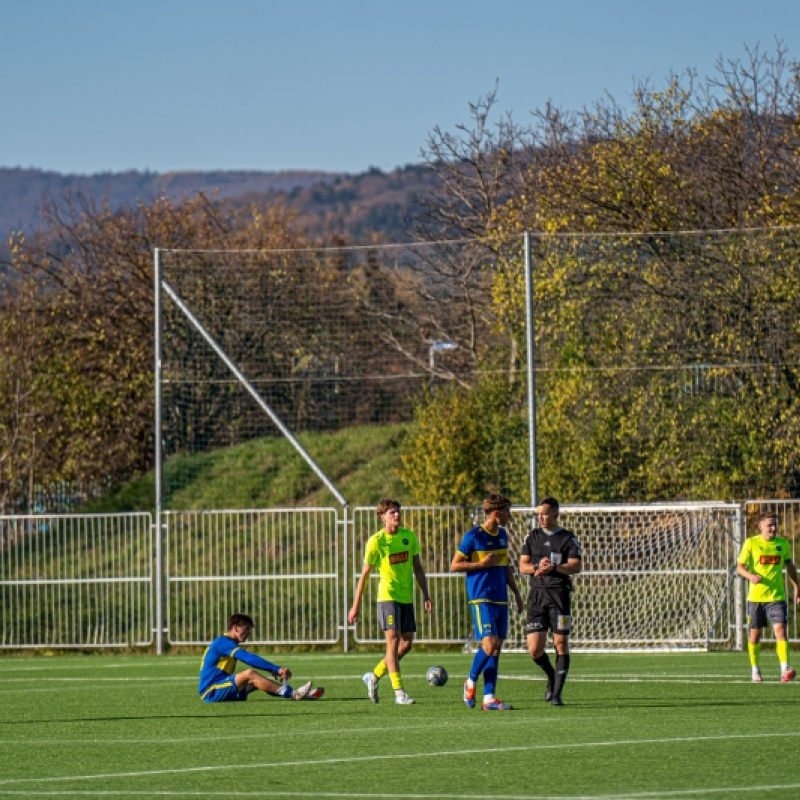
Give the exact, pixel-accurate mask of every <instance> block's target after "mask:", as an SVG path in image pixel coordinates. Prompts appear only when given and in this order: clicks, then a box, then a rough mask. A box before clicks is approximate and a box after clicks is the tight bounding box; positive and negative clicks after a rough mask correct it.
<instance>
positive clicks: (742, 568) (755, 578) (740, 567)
mask: <svg viewBox="0 0 800 800" xmlns="http://www.w3.org/2000/svg"><path fill="white" fill-rule="evenodd" d="M736 572H737V573H738V574H739V575H740V576H741V577H742V578H744V579H745V580H747V581H750V583H761V576H760V575H756V573H755V572H750V570H749V569H747V566H746V565H745V564H744V563H742V562H741V561H737V562H736ZM787 572H788V569H787ZM796 575H797V570H795V576H796ZM795 591H797V590H795Z"/></svg>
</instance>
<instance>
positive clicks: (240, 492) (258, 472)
mask: <svg viewBox="0 0 800 800" xmlns="http://www.w3.org/2000/svg"><path fill="white" fill-rule="evenodd" d="M404 437H405V428H404V426H401V425H393V426H392V425H388V426H362V427H358V428H348V429H346V430H342V431H338V432H336V433H325V434H321V433H306V434H301V435H300V436H299V437H298V439H299V440H300V442H301V444H302V445H303V447H304V448H305V449H306V451H307V452H308V453H310V454H311V456H312V458H313V459H314V460H315V461H316V462H317V464H319V466H320V467H321V468H322V470H323V471H324V472H325V474H326V475H328V476H329V478H330V479H331V480H332V481H333V483H334V484H335V485H336V486H337V487H338V489H339V491H340V492H342V494H344V496H345V498H346V499H347V500H348V502H349V503H350V504H351V505H372V504H374V503H377V501H378V500H380V498H381V497H385V496H400V497H403V496H404V494H405V490H404V488H403V485H402V482H401V480H400V478H399V475H398V473H397V467H398V466H399V457H400V452H401V449H402V445H403V440H404ZM165 484H166V485H168V486H175V487H176V488H175V491H174V493H171V495H170V501H169V505H170V507H171V508H208V509H212V508H245V507H256V508H280V507H286V506H330V505H336V504H337V503H336V499H335V498H334V496H333V495H332V494H331V493H330V492H329V491H328V490H327V489H326V488H325V487H324V486H323V484H322V482H321V481H320V480H319V478H317V476H316V475H315V474H314V473H313V472H312V470H311V468H310V467H308V466H307V465H306V464H305V462H304V461H303V460H302V459H301V457H300V456H299V455H298V454H297V453H296V452H295V450H294V448H293V447H292V446H291V445H290V443H289V442H288V441H287V440H285V439H258V440H254V441H251V442H247V443H245V444H242V445H237V446H235V447H229V448H225V449H221V450H215V451H213V452H211V453H200V454H197V455H191V456H180V457H177V458H174V459H171V460H169V461H167V463H166V465H165ZM154 506H155V491H154V478H153V473H152V472H150V473H148V474H147V475H144V476H143V477H141V478H138V479H137V480H134V481H131V482H130V483H127V484H125V485H123V486H119V487H116V488H115V489H113V490H112V491H110V492H108V493H107V494H106V495H104V496H103V497H101V498H99V499H98V500H95V501H93V502H91V503H89V504H88V505H87V506H86V507H85V508H84V509H82V510H84V511H89V512H104V513H117V512H122V511H152V510H153V508H154Z"/></svg>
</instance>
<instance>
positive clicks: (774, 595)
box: [736, 511, 800, 683]
mask: <svg viewBox="0 0 800 800" xmlns="http://www.w3.org/2000/svg"><path fill="white" fill-rule="evenodd" d="M758 531H759V535H758V536H751V537H750V538H749V539H747V540H746V541H745V543H744V544H743V545H742V549H741V552H740V553H739V558H738V559H737V563H736V571H737V572H738V573H739V575H741V576H742V577H743V578H744V579H745V580H747V581H749V582H750V586H749V588H748V591H747V617H748V627H749V629H750V637H749V640H748V643H747V651H748V653H749V654H750V666H751V668H752V680H753V683H761V669H760V668H759V656H760V654H761V630H762V629H763V628H764V627H766V624H767V621H769V622H770V623H771V624H772V630H773V633H774V634H775V650H776V652H777V654H778V659H779V660H780V662H781V681H782V682H783V683H788V682H789V681H792V680H794V679H795V677H796V675H797V673H796V672H795V671H794V670H793V669H792V668H791V667H790V666H789V642H788V641H787V639H786V622H787V618H788V615H787V610H788V609H787V605H786V586H785V585H784V582H783V568H784V566H785V567H786V575H787V576H788V578H789V581H790V582H791V584H792V586H793V587H794V602H795V603H800V586H798V582H797V569H796V568H795V566H794V564H793V563H792V551H791V547H790V546H789V542H787V541H786V539H783V538H782V537H780V536H778V535H777V534H778V515H777V514H775V513H773V512H771V511H765V512H763V513H762V514H761V515H760V516H759V518H758Z"/></svg>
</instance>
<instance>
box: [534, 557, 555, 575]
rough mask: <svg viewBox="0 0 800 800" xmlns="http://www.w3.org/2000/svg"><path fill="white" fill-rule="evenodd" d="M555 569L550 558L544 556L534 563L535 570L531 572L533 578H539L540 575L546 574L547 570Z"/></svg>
mask: <svg viewBox="0 0 800 800" xmlns="http://www.w3.org/2000/svg"><path fill="white" fill-rule="evenodd" d="M554 569H555V565H554V564H553V563H552V562H551V561H550V559H549V558H548V557H547V556H545V557H544V558H543V559H542V560H541V561H540V562H539V563H538V564H537V565H536V572H534V573H533V576H534V577H535V578H541V577H542V575H547V573H548V572H552V571H553V570H554Z"/></svg>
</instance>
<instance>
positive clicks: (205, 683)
mask: <svg viewBox="0 0 800 800" xmlns="http://www.w3.org/2000/svg"><path fill="white" fill-rule="evenodd" d="M252 630H253V618H252V617H250V616H248V615H247V614H232V615H231V617H230V619H228V632H227V633H224V634H223V635H222V636H217V638H216V639H214V641H213V642H211V644H210V645H209V646H208V647H207V648H206V651H205V653H203V658H202V659H201V661H200V677H199V679H198V682H197V693H198V694H199V695H200V699H201V700H203V702H205V703H224V702H230V701H232V700H247V696H248V695H249V694H250V693H251V692H254V691H256V690H259V691H262V692H266V693H267V694H271V695H273V696H274V697H282V698H283V699H284V700H319V698H320V697H322V695H323V694H324V693H325V690H324V689H323V688H322V687H321V686H320V687H318V688H317V689H312V688H311V681H309V682H308V683H305V684H303V685H302V686H301V687H300V688H299V689H292V687H291V686H289V684H288V683H282V684H281V683H277V682H276V681H273V680H271V679H270V678H267V677H266V676H264V675H262V674H261V673H260V672H257V671H256V670H257V669H263V670H264V671H266V672H270V673H272V675H274V676H275V678H277V679H278V680H281V681H288V680H289V678H291V677H292V672H291V670H290V669H289V668H288V667H280V666H278V665H277V664H273V663H272V662H271V661H267V660H266V659H264V658H261V656H257V655H256V654H255V653H251V652H249V651H248V650H245V649H244V647H242V645H243V644H244V643H245V642H246V641H247V639H248V637H249V636H250V632H251V631H252ZM237 661H241V662H242V663H243V664H247V666H248V667H250V669H245V670H242V672H236V662H237Z"/></svg>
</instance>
